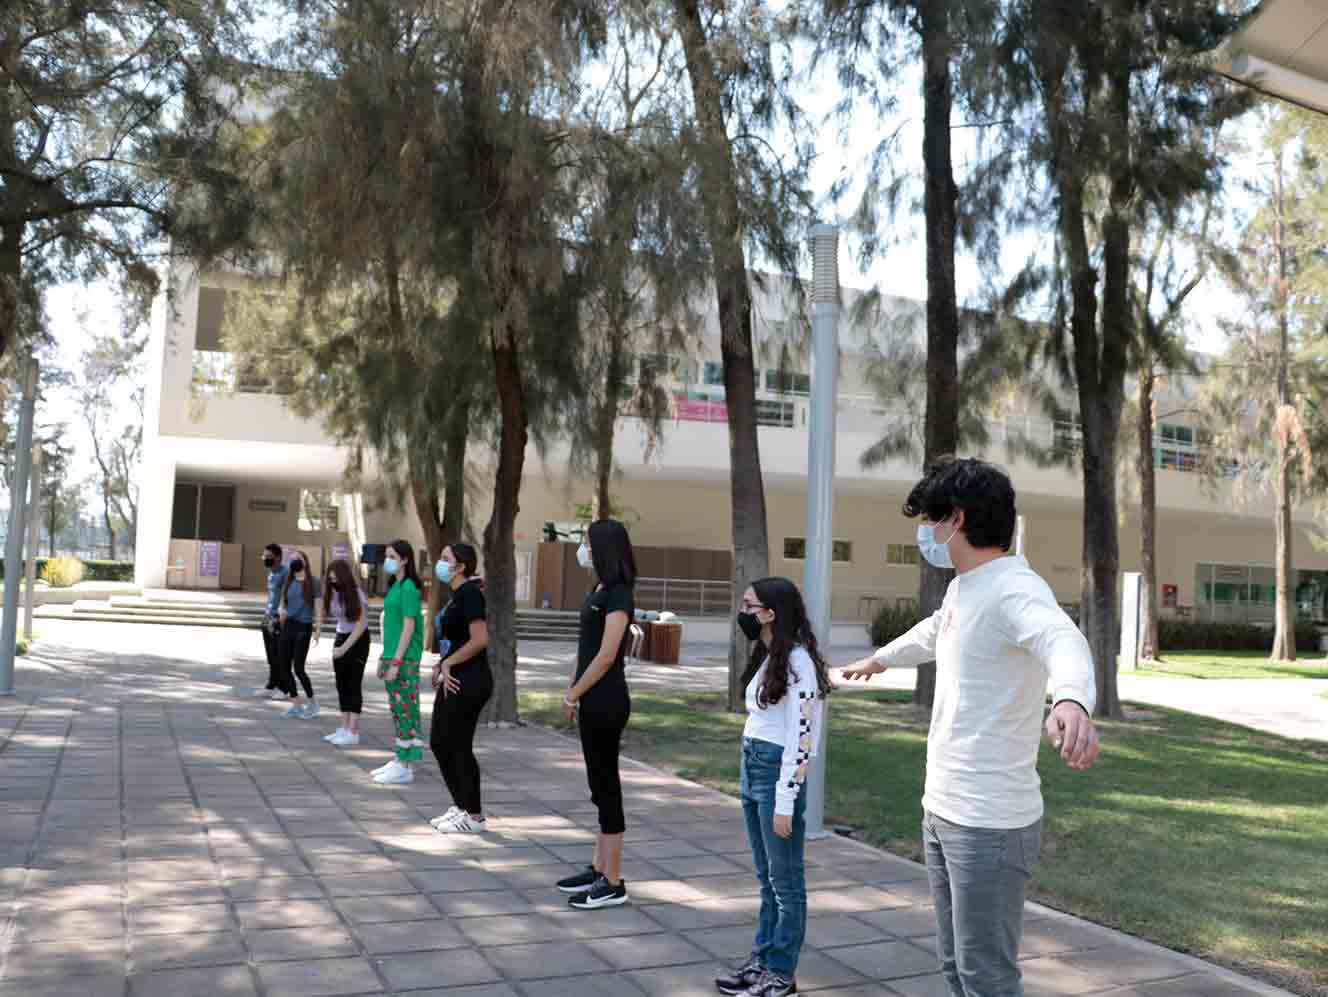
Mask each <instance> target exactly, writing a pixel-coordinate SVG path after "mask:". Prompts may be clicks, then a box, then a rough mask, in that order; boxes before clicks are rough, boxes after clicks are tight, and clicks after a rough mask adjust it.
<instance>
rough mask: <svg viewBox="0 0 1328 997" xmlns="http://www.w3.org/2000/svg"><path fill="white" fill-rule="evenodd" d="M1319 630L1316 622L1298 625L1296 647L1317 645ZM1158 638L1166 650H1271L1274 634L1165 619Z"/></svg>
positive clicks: (1242, 625) (1247, 626) (1239, 625)
mask: <svg viewBox="0 0 1328 997" xmlns="http://www.w3.org/2000/svg"><path fill="white" fill-rule="evenodd" d="M1318 635H1319V631H1318V628H1317V627H1315V625H1314V624H1313V623H1297V624H1296V646H1297V647H1299V648H1305V649H1311V648H1314V647H1317V646H1318ZM1157 639H1158V644H1159V646H1160V648H1161V650H1162V652H1163V653H1165V652H1167V651H1271V650H1272V647H1273V631H1272V629H1271V628H1270V627H1261V626H1256V625H1254V624H1252V623H1209V622H1205V621H1200V620H1177V619H1173V618H1169V617H1163V618H1162V619H1160V620H1158V622H1157Z"/></svg>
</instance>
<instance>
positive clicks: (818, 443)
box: [802, 225, 839, 838]
mask: <svg viewBox="0 0 1328 997" xmlns="http://www.w3.org/2000/svg"><path fill="white" fill-rule="evenodd" d="M812 253H813V255H812V259H813V263H812V385H811V405H810V409H811V413H810V415H811V420H810V421H811V427H810V433H809V435H808V438H807V551H806V560H805V561H804V563H803V576H802V587H803V596H804V598H805V599H806V602H807V615H808V617H809V618H810V620H811V625H812V630H813V632H814V633H815V634H816V637H817V640H818V641H819V642H820V645H821V649H822V651H825V650H826V649H828V648H829V646H830V593H831V588H830V569H831V563H832V561H833V557H834V549H833V548H834V514H835V410H836V408H837V405H836V402H837V399H838V396H839V229H838V228H836V227H835V226H834V225H817V226H816V227H815V228H813V229H812ZM829 719H830V717H829V713H828V712H825V711H824V710H823V712H822V723H821V729H820V731H819V733H818V734H817V740H818V744H817V752H816V755H815V757H814V758H813V759H812V764H811V773H810V774H809V775H808V777H807V815H806V821H807V837H809V838H818V837H824V836H825V834H826V833H827V832H826V831H825V829H824V826H823V825H824V820H825V751H826V727H827V725H828V722H829Z"/></svg>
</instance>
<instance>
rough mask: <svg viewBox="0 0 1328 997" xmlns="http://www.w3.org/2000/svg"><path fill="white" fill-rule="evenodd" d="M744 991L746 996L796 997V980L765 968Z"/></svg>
mask: <svg viewBox="0 0 1328 997" xmlns="http://www.w3.org/2000/svg"><path fill="white" fill-rule="evenodd" d="M745 993H746V997H797V994H798V981H797V980H795V979H794V978H793V977H791V976H785V975H784V974H783V973H776V972H773V971H771V970H769V969H767V970H766V971H765V972H764V974H762V976H761V978H760V979H759V980H757V981H756V982H755V983H753V984H752V985H751V986H750V987H748V988H747V990H746V991H745Z"/></svg>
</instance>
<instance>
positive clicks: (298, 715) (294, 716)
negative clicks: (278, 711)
mask: <svg viewBox="0 0 1328 997" xmlns="http://www.w3.org/2000/svg"><path fill="white" fill-rule="evenodd" d="M303 717H304V707H303V706H301V705H300V704H299V703H295V704H293V705H292V706H291V707H290V709H288V710H287V711H286V712H285V713H283V714H282V715H281V719H283V720H300V719H302V718H303Z"/></svg>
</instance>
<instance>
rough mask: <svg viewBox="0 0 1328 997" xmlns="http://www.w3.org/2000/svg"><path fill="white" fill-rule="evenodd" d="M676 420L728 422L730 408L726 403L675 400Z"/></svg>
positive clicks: (685, 399) (690, 399) (686, 399)
mask: <svg viewBox="0 0 1328 997" xmlns="http://www.w3.org/2000/svg"><path fill="white" fill-rule="evenodd" d="M673 412H674V415H673V417H674V419H676V420H677V421H678V422H728V421H729V407H728V405H726V404H725V403H724V402H712V401H706V400H704V399H693V398H675V399H674V400H673Z"/></svg>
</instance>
